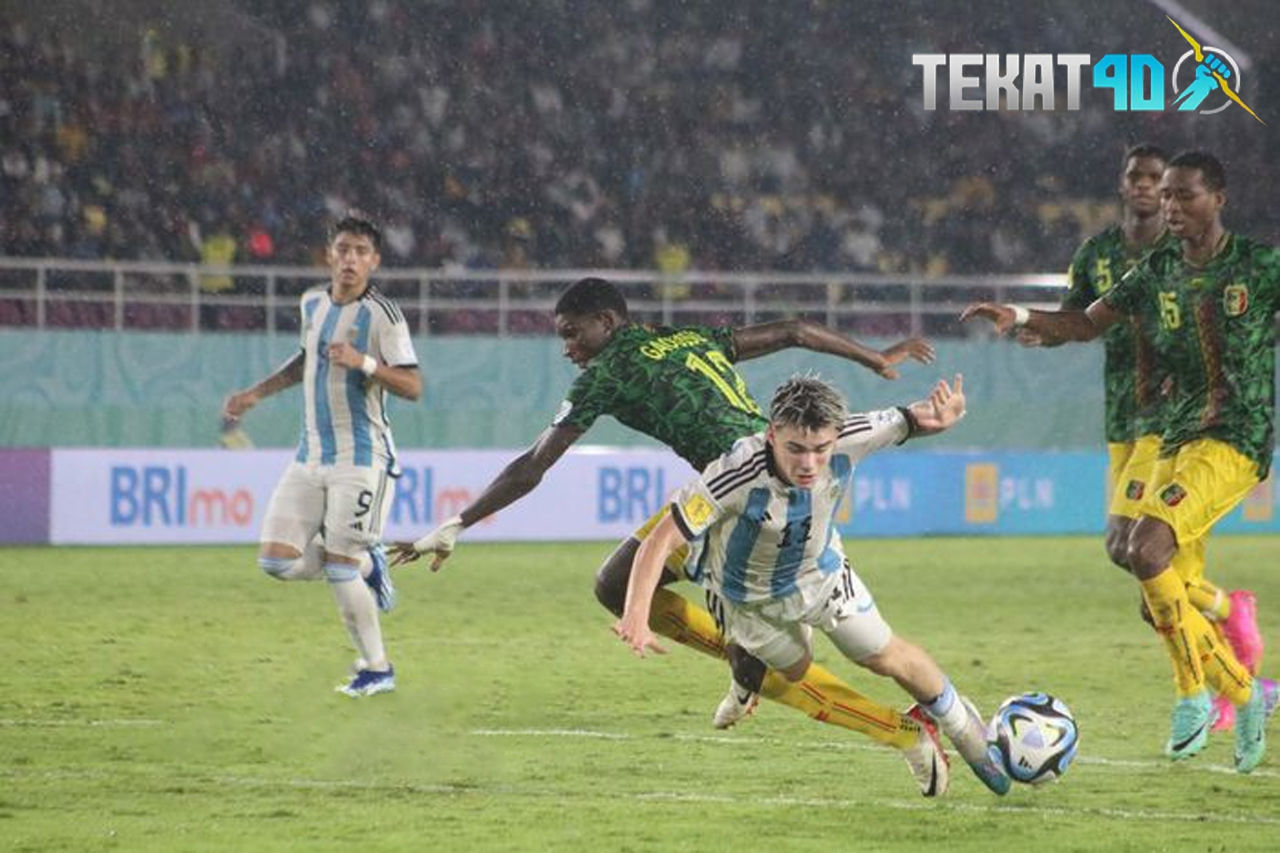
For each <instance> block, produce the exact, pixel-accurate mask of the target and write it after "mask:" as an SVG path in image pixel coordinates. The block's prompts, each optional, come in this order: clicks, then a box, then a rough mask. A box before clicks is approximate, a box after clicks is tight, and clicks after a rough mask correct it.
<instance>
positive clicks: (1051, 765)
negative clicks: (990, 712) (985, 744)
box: [989, 693, 1080, 785]
mask: <svg viewBox="0 0 1280 853" xmlns="http://www.w3.org/2000/svg"><path fill="white" fill-rule="evenodd" d="M989 737H990V740H991V754H992V757H993V758H995V760H996V761H998V762H999V763H1000V766H1001V767H1003V768H1004V772H1005V773H1008V774H1009V778H1010V779H1012V780H1014V781H1015V782H1024V783H1026V784H1028V785H1039V784H1041V783H1044V782H1049V781H1052V780H1054V779H1058V778H1059V777H1061V776H1062V774H1063V773H1066V772H1067V767H1069V766H1070V765H1071V760H1072V759H1073V758H1075V757H1076V749H1077V748H1078V747H1079V746H1080V730H1079V729H1078V728H1077V727H1076V718H1075V717H1074V716H1072V714H1071V709H1070V708H1068V707H1067V705H1066V703H1065V702H1063V701H1062V700H1061V699H1056V698H1054V697H1053V696H1050V695H1049V694H1048V693H1024V694H1023V695H1021V696H1010V697H1009V698H1008V699H1006V700H1004V702H1003V703H1002V704H1001V705H1000V708H999V709H998V710H997V711H996V715H995V716H994V717H993V718H992V719H991V731H990V733H989Z"/></svg>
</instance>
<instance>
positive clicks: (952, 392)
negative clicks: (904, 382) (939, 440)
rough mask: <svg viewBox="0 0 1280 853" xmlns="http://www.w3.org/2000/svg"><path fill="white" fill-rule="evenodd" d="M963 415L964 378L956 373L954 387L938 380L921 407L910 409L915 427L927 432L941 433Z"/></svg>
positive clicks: (918, 405)
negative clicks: (914, 420)
mask: <svg viewBox="0 0 1280 853" xmlns="http://www.w3.org/2000/svg"><path fill="white" fill-rule="evenodd" d="M964 413H965V400H964V376H963V375H961V374H959V373H957V374H956V378H955V385H954V386H953V385H948V384H947V380H945V379H939V380H938V384H937V385H935V386H933V391H932V392H931V393H930V394H929V397H928V399H927V400H924V401H923V405H922V404H920V403H917V404H916V405H915V406H913V407H912V409H911V414H912V415H914V416H915V419H916V425H917V426H919V427H920V428H921V429H925V430H928V431H929V432H941V431H942V430H944V429H947V428H948V427H950V426H952V425H953V424H955V423H956V422H957V421H959V420H960V419H961V418H963V417H964Z"/></svg>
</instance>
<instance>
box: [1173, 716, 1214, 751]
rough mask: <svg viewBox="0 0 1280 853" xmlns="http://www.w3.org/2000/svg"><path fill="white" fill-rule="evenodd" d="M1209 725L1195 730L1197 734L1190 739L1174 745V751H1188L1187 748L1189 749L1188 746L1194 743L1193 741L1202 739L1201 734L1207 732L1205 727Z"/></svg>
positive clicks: (1193, 734)
mask: <svg viewBox="0 0 1280 853" xmlns="http://www.w3.org/2000/svg"><path fill="white" fill-rule="evenodd" d="M1207 725H1208V723H1205V725H1203V726H1201V727H1200V728H1198V729H1196V730H1195V732H1194V733H1192V735H1191V736H1190V737H1188V738H1187V739H1186V740H1183V741H1179V742H1178V743H1175V744H1174V745H1173V751H1174V752H1181V751H1182V750H1184V749H1186V748H1187V746H1188V745H1189V744H1191V742H1192V741H1194V740H1195V739H1196V738H1198V737H1200V733H1201V732H1203V731H1204V730H1205V727H1206V726H1207Z"/></svg>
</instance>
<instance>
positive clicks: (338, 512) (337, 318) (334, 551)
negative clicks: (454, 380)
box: [223, 215, 422, 697]
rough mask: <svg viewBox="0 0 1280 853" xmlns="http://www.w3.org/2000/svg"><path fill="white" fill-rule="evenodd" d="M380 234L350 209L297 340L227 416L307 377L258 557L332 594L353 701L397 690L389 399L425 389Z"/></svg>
mask: <svg viewBox="0 0 1280 853" xmlns="http://www.w3.org/2000/svg"><path fill="white" fill-rule="evenodd" d="M381 242H382V239H381V234H380V233H379V231H378V228H377V227H376V226H375V225H374V224H373V223H372V222H370V221H369V220H367V219H363V218H361V217H359V216H355V215H348V216H347V217H345V218H343V219H342V220H340V221H339V222H337V223H336V224H335V225H334V226H333V228H332V233H331V236H330V240H329V245H328V252H327V254H328V262H329V268H330V273H331V278H330V281H329V284H328V286H326V287H316V288H313V289H311V290H308V291H307V292H306V293H304V294H303V295H302V301H301V312H302V324H301V325H302V341H301V343H302V346H301V348H300V350H299V351H298V352H297V353H296V354H295V355H294V356H293V357H292V358H290V359H289V360H288V361H287V362H285V363H284V364H283V365H282V366H281V367H280V368H279V369H278V370H276V371H275V372H274V373H272V374H271V375H270V376H268V377H267V378H266V379H264V380H262V381H261V382H259V383H257V384H256V385H254V386H253V387H251V388H248V389H246V390H244V391H240V392H237V393H235V394H232V395H231V396H230V397H228V398H227V402H226V405H225V406H224V411H223V415H224V417H225V418H227V419H230V420H231V421H232V422H235V421H236V420H238V419H239V418H240V417H241V416H243V415H244V413H245V412H247V411H248V410H249V409H251V408H252V407H253V406H255V405H257V404H258V403H259V402H261V401H262V400H263V399H265V398H267V397H270V396H271V395H273V394H276V393H278V392H280V391H283V390H284V389H286V388H290V387H292V386H294V385H296V384H298V383H302V389H303V418H302V438H301V440H300V441H299V443H298V452H297V455H296V456H295V457H294V461H293V463H292V464H290V466H289V468H288V469H287V470H286V471H285V473H284V476H283V477H281V479H280V482H279V483H278V484H277V486H276V490H275V492H274V493H273V494H272V496H271V503H270V505H269V506H268V508H267V514H266V519H265V520H264V521H263V525H262V535H261V542H262V545H261V549H260V551H259V553H258V564H259V566H261V568H262V570H263V571H264V572H266V573H267V574H268V575H270V576H271V577H274V578H277V579H279V580H316V579H319V578H320V577H321V576H323V577H324V578H325V579H326V580H327V581H328V582H329V586H330V588H331V589H332V590H333V594H334V597H335V598H336V599H337V602H338V610H339V613H340V614H341V616H342V620H343V622H344V623H345V625H346V627H347V630H348V632H349V633H350V635H351V639H352V642H353V643H354V644H355V647H356V651H357V654H358V660H357V663H356V672H355V674H354V676H353V677H352V678H351V679H350V681H349V683H346V684H343V685H340V686H339V688H338V689H339V690H340V691H341V692H343V693H345V694H347V695H348V696H353V697H357V696H370V695H373V694H376V693H385V692H388V691H390V690H394V689H395V671H394V669H393V668H392V666H391V663H390V661H388V660H387V654H386V649H385V648H384V646H383V642H382V628H381V626H380V624H379V621H378V609H379V608H381V609H382V610H390V609H391V607H392V606H393V604H394V601H395V589H394V588H393V587H392V585H391V573H390V571H389V569H388V567H387V564H386V557H385V555H384V554H383V552H382V550H381V548H382V546H381V545H380V544H379V539H380V538H381V535H382V527H383V524H384V523H385V522H386V517H387V513H388V511H389V510H390V508H391V500H390V493H389V487H388V478H389V477H395V476H397V475H398V474H399V469H398V468H397V466H396V453H395V444H394V442H393V441H392V439H391V425H390V421H389V420H388V418H387V406H386V404H387V399H386V394H387V392H388V391H390V392H391V393H392V394H395V395H396V396H398V397H403V398H405V399H407V400H417V399H418V398H419V397H420V396H421V395H422V376H421V374H420V373H419V371H418V359H417V356H416V355H415V354H414V351H413V342H412V341H411V340H410V337H409V329H408V326H407V325H406V323H405V320H404V315H403V314H401V313H400V309H399V308H397V307H396V306H395V304H394V303H393V302H392V301H391V300H389V299H388V298H387V297H385V296H383V295H382V294H381V293H379V292H378V289H377V288H376V287H375V286H374V285H372V284H370V282H369V277H370V276H371V275H372V274H373V272H374V271H375V270H376V269H377V268H378V264H379V263H380V261H381V255H380V250H381Z"/></svg>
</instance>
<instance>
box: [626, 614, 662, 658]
mask: <svg viewBox="0 0 1280 853" xmlns="http://www.w3.org/2000/svg"><path fill="white" fill-rule="evenodd" d="M613 633H615V634H617V635H618V639H620V640H622V642H624V643H626V644H627V645H628V646H630V647H631V651H633V652H635V653H636V657H638V658H642V657H644V653H645V652H646V651H652V652H654V653H656V654H660V655H665V654H666V653H667V650H666V649H665V648H663V646H662V644H661V643H659V642H658V638H657V637H656V636H654V634H653V631H651V630H650V629H649V615H648V614H647V613H646V614H644V615H643V616H642V615H641V614H638V613H632V612H630V611H628V612H626V613H623V614H622V618H621V619H619V620H618V621H617V622H614V623H613Z"/></svg>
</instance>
